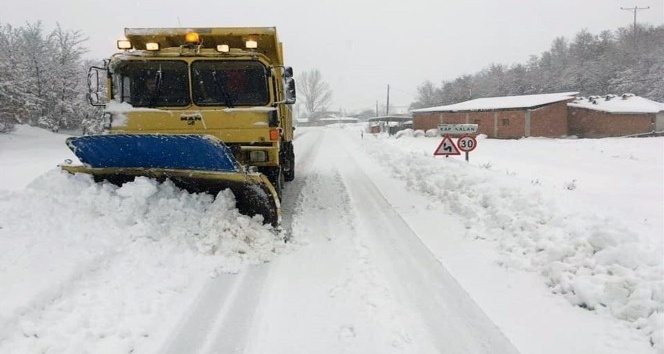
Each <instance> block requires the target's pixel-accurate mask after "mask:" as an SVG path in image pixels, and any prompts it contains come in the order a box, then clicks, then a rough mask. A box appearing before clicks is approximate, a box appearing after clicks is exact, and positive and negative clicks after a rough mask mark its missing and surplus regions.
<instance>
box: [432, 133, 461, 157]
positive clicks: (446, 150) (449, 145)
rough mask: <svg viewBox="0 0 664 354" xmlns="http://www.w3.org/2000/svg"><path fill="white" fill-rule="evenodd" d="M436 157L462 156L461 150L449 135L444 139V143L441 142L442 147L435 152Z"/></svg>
mask: <svg viewBox="0 0 664 354" xmlns="http://www.w3.org/2000/svg"><path fill="white" fill-rule="evenodd" d="M433 155H434V156H439V155H443V156H449V155H461V153H460V152H459V149H458V148H457V146H456V145H454V142H453V141H452V139H451V138H450V136H449V135H445V136H444V137H443V141H441V142H440V145H438V147H437V148H436V151H434V152H433Z"/></svg>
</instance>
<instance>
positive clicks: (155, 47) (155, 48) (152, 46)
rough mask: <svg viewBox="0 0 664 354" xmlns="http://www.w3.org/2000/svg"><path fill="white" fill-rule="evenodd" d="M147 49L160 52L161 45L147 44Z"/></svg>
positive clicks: (155, 43)
mask: <svg viewBox="0 0 664 354" xmlns="http://www.w3.org/2000/svg"><path fill="white" fill-rule="evenodd" d="M145 49H147V50H159V43H157V42H148V43H145Z"/></svg>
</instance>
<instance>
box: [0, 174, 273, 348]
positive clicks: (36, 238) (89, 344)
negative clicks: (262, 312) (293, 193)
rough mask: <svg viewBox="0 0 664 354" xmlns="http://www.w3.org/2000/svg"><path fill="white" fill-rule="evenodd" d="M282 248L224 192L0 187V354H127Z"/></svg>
mask: <svg viewBox="0 0 664 354" xmlns="http://www.w3.org/2000/svg"><path fill="white" fill-rule="evenodd" d="M284 248H285V245H284V243H283V240H282V239H281V238H280V237H279V236H276V235H275V234H274V233H273V232H272V231H271V230H269V229H268V227H266V226H264V225H263V224H262V222H261V220H260V217H256V218H253V219H252V218H249V217H247V216H244V215H241V214H239V213H238V211H237V209H236V208H235V200H234V198H233V195H232V194H231V193H228V192H222V193H220V195H218V196H217V198H216V199H213V197H212V196H210V195H204V194H201V195H196V194H189V193H186V192H184V191H181V190H179V189H178V188H176V187H175V186H174V185H172V184H171V183H168V182H167V183H163V184H160V183H157V182H155V181H153V180H150V179H147V178H138V179H137V180H136V181H135V182H132V183H127V184H125V185H124V186H122V187H117V186H114V185H111V184H108V183H104V184H97V183H94V182H93V180H92V178H91V177H90V176H87V175H76V176H72V175H69V174H67V173H64V172H61V171H59V170H52V171H50V172H48V173H46V174H45V175H42V176H41V177H39V178H38V179H36V180H35V181H33V182H32V183H31V184H30V186H29V188H27V189H25V190H21V191H14V192H9V191H0V249H3V250H12V252H10V253H6V254H5V256H3V257H1V258H0V284H2V291H0V352H7V353H10V352H11V353H28V352H30V353H32V352H94V353H118V352H129V351H130V349H131V348H133V347H134V346H135V344H136V343H137V342H139V341H145V340H148V339H149V337H150V336H153V335H154V331H155V330H158V329H159V328H163V321H165V320H166V319H168V318H171V319H172V318H173V313H174V312H177V311H182V309H183V308H186V306H182V305H181V303H182V302H183V301H185V302H186V301H188V299H191V298H192V297H193V296H194V295H195V294H192V292H195V290H196V286H198V284H200V283H202V282H204V280H205V278H207V277H210V276H215V274H218V273H219V272H236V271H238V270H239V269H240V268H241V267H243V266H244V265H246V264H255V263H259V262H265V261H268V260H271V259H273V258H274V257H275V256H276V255H277V254H279V253H280V252H281V251H283V250H284ZM183 270H186V271H183Z"/></svg>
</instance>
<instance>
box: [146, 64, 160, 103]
mask: <svg viewBox="0 0 664 354" xmlns="http://www.w3.org/2000/svg"><path fill="white" fill-rule="evenodd" d="M154 82H155V88H154V92H153V93H152V94H151V95H150V104H149V106H148V107H156V106H157V100H158V99H159V94H160V93H161V65H159V70H157V73H156V74H155V76H154Z"/></svg>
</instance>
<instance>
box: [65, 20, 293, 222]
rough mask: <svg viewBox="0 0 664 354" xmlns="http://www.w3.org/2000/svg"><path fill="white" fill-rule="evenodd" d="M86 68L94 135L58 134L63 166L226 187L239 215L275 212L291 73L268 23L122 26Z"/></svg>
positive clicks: (285, 166) (117, 180)
mask: <svg viewBox="0 0 664 354" xmlns="http://www.w3.org/2000/svg"><path fill="white" fill-rule="evenodd" d="M117 47H118V49H120V52H118V53H116V54H114V55H113V56H111V58H110V59H107V60H104V65H102V66H100V67H91V68H90V70H89V73H88V86H89V96H88V97H89V100H90V103H91V104H92V105H95V106H102V107H103V117H102V118H101V119H103V125H104V129H103V133H101V134H96V135H84V136H80V137H72V138H68V139H67V141H66V143H67V146H68V147H69V148H70V149H71V150H72V151H73V152H74V154H75V155H76V156H77V157H78V159H79V160H80V161H81V163H82V165H73V164H71V163H65V164H62V165H61V168H62V169H63V170H65V171H67V172H69V173H72V174H75V173H85V174H90V175H92V176H93V177H94V179H95V181H103V180H106V181H109V182H111V183H114V184H117V185H121V184H123V183H125V182H128V181H132V180H133V179H134V178H135V177H137V176H146V177H150V178H155V179H157V180H160V181H163V180H166V179H168V180H171V181H172V182H173V183H174V184H175V185H177V186H178V187H180V188H183V189H186V190H188V191H190V192H194V193H200V192H206V193H211V194H213V195H216V194H217V193H218V192H220V191H221V190H224V189H230V190H231V191H232V192H233V194H234V195H235V198H236V202H237V207H238V209H239V210H240V212H241V213H243V214H246V215H249V216H253V215H257V214H258V215H262V216H263V220H264V222H265V223H267V224H271V225H273V226H275V227H276V226H278V225H279V223H280V220H281V210H280V198H281V190H282V186H283V184H284V182H285V181H291V180H293V179H294V177H295V155H294V152H293V130H294V127H293V119H292V105H293V104H294V103H295V81H294V79H293V70H292V68H290V67H288V66H285V65H284V61H283V52H282V44H281V42H279V39H278V38H277V32H276V28H274V27H235V28H222V27H214V28H126V29H125V38H124V39H122V40H119V41H118V42H117Z"/></svg>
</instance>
